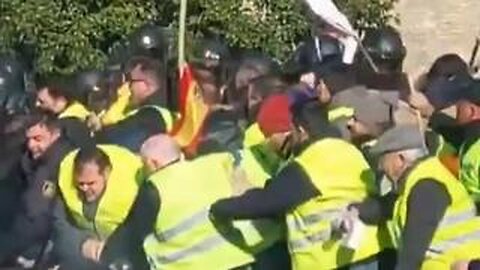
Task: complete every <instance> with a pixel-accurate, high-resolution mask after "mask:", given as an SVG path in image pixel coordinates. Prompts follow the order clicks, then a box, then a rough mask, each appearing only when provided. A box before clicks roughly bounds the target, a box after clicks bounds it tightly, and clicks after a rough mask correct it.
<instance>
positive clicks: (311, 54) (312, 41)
mask: <svg viewBox="0 0 480 270" xmlns="http://www.w3.org/2000/svg"><path fill="white" fill-rule="evenodd" d="M342 51H343V48H342V46H341V44H340V42H338V40H336V39H334V38H332V37H329V36H318V37H309V38H307V39H305V40H304V41H303V42H301V43H300V44H299V45H298V46H297V49H296V50H295V51H294V52H293V54H292V56H291V57H290V59H289V60H288V61H287V62H286V64H285V65H284V71H285V73H286V74H289V75H294V74H297V75H298V74H302V73H306V72H309V71H314V70H317V69H319V68H320V67H325V66H328V65H340V64H341V63H342Z"/></svg>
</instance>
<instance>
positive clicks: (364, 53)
mask: <svg viewBox="0 0 480 270" xmlns="http://www.w3.org/2000/svg"><path fill="white" fill-rule="evenodd" d="M334 27H335V28H337V29H340V30H341V31H343V33H345V34H347V35H350V36H352V37H353V38H354V39H355V40H356V41H357V44H358V48H359V49H360V52H361V53H362V54H363V56H364V57H365V59H367V62H368V64H369V65H370V67H371V68H372V70H373V71H374V72H375V73H378V67H377V65H376V64H375V62H373V58H372V56H371V55H370V53H369V52H368V51H367V49H366V48H365V46H363V43H362V40H361V39H360V37H359V36H358V35H357V34H356V33H355V32H351V31H349V30H348V29H345V27H343V26H342V25H340V24H338V23H337V24H335V25H334Z"/></svg>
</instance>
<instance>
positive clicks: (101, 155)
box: [73, 146, 112, 174]
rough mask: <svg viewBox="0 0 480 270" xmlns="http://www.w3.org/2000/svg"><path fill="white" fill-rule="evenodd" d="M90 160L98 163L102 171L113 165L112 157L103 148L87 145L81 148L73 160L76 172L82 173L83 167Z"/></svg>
mask: <svg viewBox="0 0 480 270" xmlns="http://www.w3.org/2000/svg"><path fill="white" fill-rule="evenodd" d="M89 162H93V163H95V164H97V166H98V168H99V171H100V172H103V171H105V169H107V168H111V167H112V163H111V161H110V158H109V157H108V155H107V154H106V153H105V152H104V151H103V150H102V149H100V148H98V147H96V146H86V147H83V148H80V150H79V151H78V153H77V156H76V157H75V159H74V161H73V172H74V174H78V173H80V172H81V171H82V169H83V166H84V165H85V164H87V163H89Z"/></svg>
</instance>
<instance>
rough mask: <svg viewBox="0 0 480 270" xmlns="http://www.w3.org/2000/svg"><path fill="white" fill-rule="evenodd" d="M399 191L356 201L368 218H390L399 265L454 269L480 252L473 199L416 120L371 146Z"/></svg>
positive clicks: (479, 230)
mask: <svg viewBox="0 0 480 270" xmlns="http://www.w3.org/2000/svg"><path fill="white" fill-rule="evenodd" d="M370 151H371V154H372V155H374V156H375V157H377V160H379V164H378V165H379V169H380V170H381V171H382V172H383V173H384V174H385V175H386V176H387V177H388V178H389V179H390V180H391V181H392V182H393V184H394V187H395V189H394V191H392V193H390V194H388V195H386V196H385V197H382V198H376V199H369V200H367V201H365V202H363V203H361V204H358V205H353V207H355V208H357V209H358V211H359V216H360V218H361V219H362V220H363V221H364V222H365V223H367V224H368V223H372V222H382V221H386V220H390V222H389V231H390V233H391V238H392V240H393V243H394V246H395V248H396V249H397V266H396V268H395V269H397V270H399V269H402V270H403V269H405V270H406V269H450V266H451V265H452V264H454V263H455V262H457V261H463V260H470V259H471V258H475V257H478V250H480V219H479V218H478V217H476V210H475V205H474V203H473V200H472V199H471V198H470V197H469V195H468V192H467V191H466V189H465V188H464V187H463V185H462V184H461V183H460V182H459V181H458V180H457V178H456V177H455V176H454V175H453V174H451V173H450V171H449V170H448V169H447V168H446V167H444V165H442V163H441V162H440V160H439V159H438V158H436V157H430V156H429V155H428V150H427V149H426V147H425V142H424V134H423V132H422V131H421V130H420V129H419V127H418V126H415V125H403V126H396V127H394V128H392V129H390V130H388V131H387V132H385V133H384V134H383V135H382V136H381V137H380V138H379V139H378V141H377V143H376V144H375V145H374V146H373V147H372V148H371V149H370Z"/></svg>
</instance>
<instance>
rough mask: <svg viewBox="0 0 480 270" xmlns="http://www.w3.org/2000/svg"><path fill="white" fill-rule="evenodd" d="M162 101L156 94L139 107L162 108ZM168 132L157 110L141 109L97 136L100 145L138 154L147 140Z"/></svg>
mask: <svg viewBox="0 0 480 270" xmlns="http://www.w3.org/2000/svg"><path fill="white" fill-rule="evenodd" d="M161 99H162V98H161V96H160V94H158V93H155V94H153V95H152V96H150V97H149V98H148V99H147V100H146V101H145V102H144V103H143V104H141V105H140V106H139V107H140V108H141V107H145V106H160V104H162V103H161ZM166 131H167V125H166V122H165V120H164V119H163V118H162V116H161V115H160V113H159V112H158V111H157V110H156V109H153V108H143V109H142V108H141V109H140V111H139V112H137V113H136V114H134V115H132V116H130V117H128V118H126V119H124V120H122V121H120V122H118V123H117V124H114V125H111V126H108V127H105V128H103V129H102V130H101V131H99V132H98V133H97V134H96V141H97V143H99V144H118V145H121V146H123V147H126V148H128V149H129V150H131V151H133V152H138V150H139V149H140V147H141V146H142V144H143V142H144V141H145V140H146V139H147V138H149V137H151V136H152V135H155V134H158V133H165V132H166Z"/></svg>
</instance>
